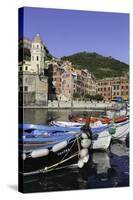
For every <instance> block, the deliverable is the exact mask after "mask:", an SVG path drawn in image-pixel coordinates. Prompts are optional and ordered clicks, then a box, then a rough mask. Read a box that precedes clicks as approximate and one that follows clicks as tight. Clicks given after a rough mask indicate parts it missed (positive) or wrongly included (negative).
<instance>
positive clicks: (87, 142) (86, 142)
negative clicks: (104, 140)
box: [81, 139, 91, 148]
mask: <svg viewBox="0 0 133 200" xmlns="http://www.w3.org/2000/svg"><path fill="white" fill-rule="evenodd" d="M90 145H91V140H90V139H83V140H81V146H82V147H83V148H88V147H89V146H90Z"/></svg>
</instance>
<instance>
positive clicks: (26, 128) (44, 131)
mask: <svg viewBox="0 0 133 200" xmlns="http://www.w3.org/2000/svg"><path fill="white" fill-rule="evenodd" d="M87 126H88V127H87ZM85 127H87V128H86V130H85ZM20 128H21V129H23V132H24V134H25V132H29V135H33V136H34V137H37V138H38V139H39V138H41V137H44V136H47V135H48V134H57V135H58V134H63V135H65V134H67V133H71V132H79V133H86V134H88V136H89V139H91V148H92V149H103V150H107V149H108V147H109V145H110V142H111V134H110V133H109V128H110V127H109V126H108V124H101V125H100V126H93V127H90V125H88V124H86V125H84V126H80V127H79V126H78V127H61V126H55V125H54V126H47V125H33V124H23V125H20ZM26 134H27V133H26ZM88 136H87V137H88ZM85 139H86V138H85Z"/></svg>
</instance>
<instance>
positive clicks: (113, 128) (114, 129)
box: [108, 124, 116, 135]
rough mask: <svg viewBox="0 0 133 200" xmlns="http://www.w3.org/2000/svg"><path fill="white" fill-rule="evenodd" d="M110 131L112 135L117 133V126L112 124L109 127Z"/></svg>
mask: <svg viewBox="0 0 133 200" xmlns="http://www.w3.org/2000/svg"><path fill="white" fill-rule="evenodd" d="M108 131H109V134H110V135H114V134H115V133H116V127H115V125H114V124H111V125H110V127H109V129H108Z"/></svg>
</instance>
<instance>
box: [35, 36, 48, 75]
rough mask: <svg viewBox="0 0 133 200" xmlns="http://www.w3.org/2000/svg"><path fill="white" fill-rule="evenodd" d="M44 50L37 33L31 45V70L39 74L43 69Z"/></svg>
mask: <svg viewBox="0 0 133 200" xmlns="http://www.w3.org/2000/svg"><path fill="white" fill-rule="evenodd" d="M45 56H46V51H45V49H44V45H43V42H42V40H41V38H40V36H39V34H37V35H36V36H35V37H34V39H33V41H32V45H31V68H32V71H33V72H36V73H37V74H40V73H41V72H42V71H43V70H44V58H45Z"/></svg>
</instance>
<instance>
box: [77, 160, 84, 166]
mask: <svg viewBox="0 0 133 200" xmlns="http://www.w3.org/2000/svg"><path fill="white" fill-rule="evenodd" d="M83 166H84V162H83V160H82V159H79V161H78V167H79V168H82V167H83Z"/></svg>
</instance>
